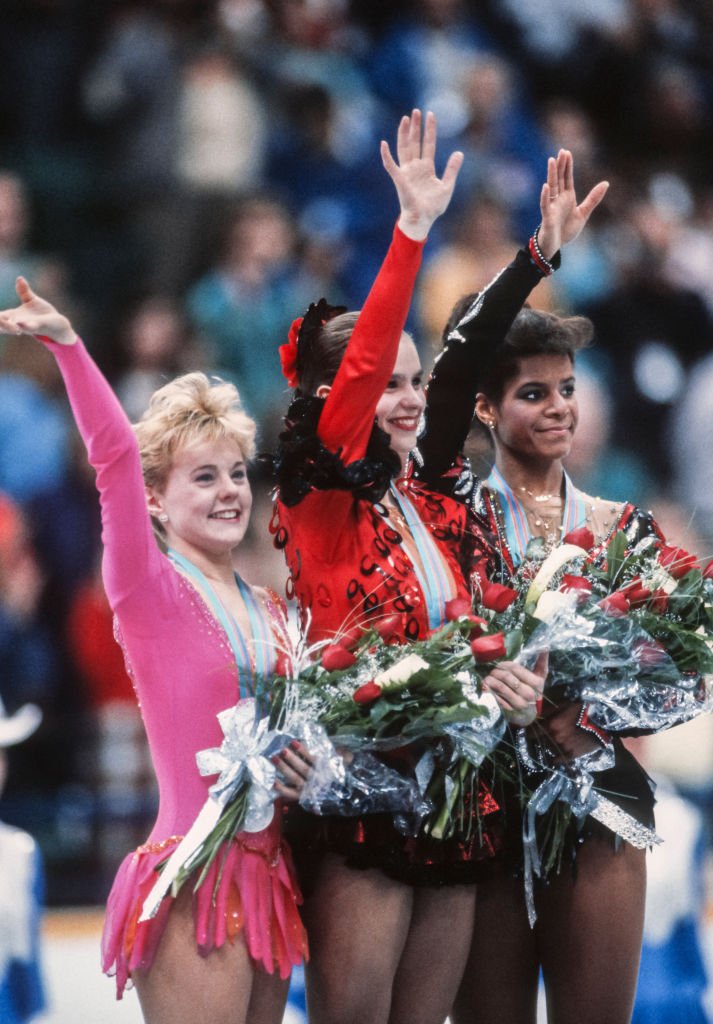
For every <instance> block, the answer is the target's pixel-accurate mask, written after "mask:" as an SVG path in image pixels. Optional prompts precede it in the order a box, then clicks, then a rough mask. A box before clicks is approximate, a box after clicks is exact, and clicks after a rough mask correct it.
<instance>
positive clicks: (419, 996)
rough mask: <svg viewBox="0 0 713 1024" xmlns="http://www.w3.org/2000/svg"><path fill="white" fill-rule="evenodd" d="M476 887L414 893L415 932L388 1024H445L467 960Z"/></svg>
mask: <svg viewBox="0 0 713 1024" xmlns="http://www.w3.org/2000/svg"><path fill="white" fill-rule="evenodd" d="M474 914H475V886H473V885H453V886H446V887H444V888H443V889H429V888H422V889H416V890H415V891H414V906H413V914H412V917H411V927H410V929H409V934H408V939H407V941H406V946H405V948H404V952H403V955H402V957H401V962H400V963H399V967H398V971H397V972H396V978H395V980H394V991H393V999H392V1004H391V1014H390V1016H389V1024H442V1022H443V1021H444V1020H445V1019H446V1017H447V1016H448V1013H449V1011H450V1009H451V1005H452V1003H453V996H454V993H455V992H456V991H457V990H458V985H459V983H460V980H461V977H462V976H463V969H464V967H465V964H466V960H467V958H468V947H469V944H470V937H471V934H472V930H473V917H474Z"/></svg>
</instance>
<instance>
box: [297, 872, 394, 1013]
mask: <svg viewBox="0 0 713 1024" xmlns="http://www.w3.org/2000/svg"><path fill="white" fill-rule="evenodd" d="M412 903H413V890H412V889H411V888H410V886H407V885H403V884H401V883H400V882H395V881H393V880H392V879H390V878H387V877H386V875H384V874H382V873H381V872H380V871H377V870H375V869H371V870H368V871H358V870H352V869H351V868H348V867H346V865H345V864H344V861H343V859H342V858H341V857H339V856H337V855H335V854H327V855H325V857H324V859H323V862H322V864H321V866H320V870H319V874H318V877H317V881H316V884H315V886H314V889H313V891H312V892H311V894H310V896H309V899H308V900H307V901H306V903H305V907H304V915H303V916H304V921H305V924H306V926H307V933H308V935H309V940H310V960H309V963H308V964H307V966H306V969H305V970H306V982H307V1008H308V1013H309V1019H310V1022H311V1024H365V1022H366V1021H368V1022H369V1024H386V1022H387V1021H388V1017H389V1007H390V1005H391V987H392V982H393V977H394V974H395V973H396V968H397V966H398V963H399V960H400V958H401V953H402V952H403V948H404V944H405V942H406V936H407V934H408V928H409V922H410V920H411V908H412Z"/></svg>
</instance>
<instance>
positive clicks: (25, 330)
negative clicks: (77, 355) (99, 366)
mask: <svg viewBox="0 0 713 1024" xmlns="http://www.w3.org/2000/svg"><path fill="white" fill-rule="evenodd" d="M16 290H17V295H18V298H19V299H20V305H19V306H16V307H15V308H14V309H4V310H2V311H1V312H0V333H2V334H34V335H36V336H40V337H46V338H49V339H50V340H51V341H56V342H57V343H58V344H60V345H73V344H74V343H75V341H76V340H77V336H76V334H75V333H74V331H73V330H72V325H71V324H70V322H69V320H68V319H67V317H66V316H62V314H61V313H58V312H57V310H56V309H55V308H54V306H53V305H52V304H51V303H50V302H46V301H45V299H41V298H40V297H39V295H35V293H34V292H33V291H32V289H31V288H30V286H29V284H28V283H27V281H26V280H25V278H24V277H18V279H17V284H16Z"/></svg>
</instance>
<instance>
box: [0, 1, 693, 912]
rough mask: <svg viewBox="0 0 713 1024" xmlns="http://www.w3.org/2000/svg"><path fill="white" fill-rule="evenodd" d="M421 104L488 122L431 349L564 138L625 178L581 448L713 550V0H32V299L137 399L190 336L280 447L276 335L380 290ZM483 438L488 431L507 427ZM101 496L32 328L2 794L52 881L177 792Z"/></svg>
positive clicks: (65, 878) (133, 405)
mask: <svg viewBox="0 0 713 1024" xmlns="http://www.w3.org/2000/svg"><path fill="white" fill-rule="evenodd" d="M414 106H420V107H422V108H424V109H431V110H434V111H435V112H436V114H437V116H438V122H439V148H440V157H441V159H442V160H443V161H444V160H445V156H446V155H447V153H448V152H450V151H451V150H452V149H455V148H459V149H462V150H463V151H464V152H465V156H466V160H465V165H464V168H463V171H462V173H461V176H460V180H459V183H458V186H457V190H456V194H455V198H454V201H453V204H452V206H451V209H450V210H449V212H448V214H447V215H446V216H445V217H444V218H443V219H442V221H440V222H439V223H438V225H437V229H436V230H435V231H434V233H433V235H432V237H431V239H430V241H429V243H428V247H427V251H426V256H425V264H424V269H423V271H422V274H421V276H420V279H419V284H418V291H417V296H416V301H415V303H414V307H413V310H412V314H411V320H410V324H409V326H410V328H411V330H412V331H413V333H414V336H415V338H416V340H417V343H418V345H419V347H420V350H421V353H422V356H423V359H424V362H425V365H426V366H428V365H429V364H430V362H431V360H432V358H433V355H434V353H435V352H436V351H437V350H438V347H439V344H440V335H441V330H442V327H443V324H444V323H445V320H446V317H447V314H448V312H449V310H450V308H451V305H452V303H453V302H454V301H455V299H457V298H458V297H459V296H460V295H461V294H462V293H464V292H466V291H472V290H474V289H477V288H480V287H482V286H483V285H485V284H486V283H487V282H488V281H489V280H490V279H491V278H492V277H493V275H494V274H495V273H496V272H497V271H498V270H499V269H500V268H501V266H503V265H504V264H505V263H507V262H509V260H510V259H511V258H512V256H513V254H514V252H515V251H516V249H517V248H518V247H520V246H521V245H522V244H524V243H525V242H526V240H527V238H528V237H529V235H530V234H531V233H532V231H533V229H534V228H535V226H536V225H537V222H538V198H539V191H540V185H541V182H542V180H543V176H544V172H545V166H546V158H547V155H548V154H550V153H556V151H557V149H558V148H559V147H561V146H564V147H567V148H569V149H571V150H572V152H573V153H574V156H575V167H576V178H577V183H578V190H579V193H580V195H584V193H585V191H586V190H587V189H588V188H590V187H591V185H592V184H594V183H595V182H596V181H598V180H600V179H602V178H606V179H608V180H609V181H610V182H611V189H610V192H609V194H608V196H607V199H606V201H605V204H604V206H603V207H602V208H601V209H600V210H598V211H597V213H596V214H595V217H594V219H593V222H592V224H591V227H590V228H589V229H588V230H587V232H586V234H585V235H584V236H583V237H582V238H581V239H580V240H579V241H578V242H577V243H576V244H575V245H574V246H572V247H571V249H570V250H568V251H567V252H566V254H565V259H564V262H563V266H562V269H561V271H559V272H558V273H557V274H556V275H555V276H554V277H552V278H550V279H548V280H547V281H546V282H545V283H543V284H542V285H541V286H540V287H539V289H538V292H537V293H536V294H535V296H534V304H536V305H540V306H542V307H546V308H550V309H555V310H557V311H560V312H568V311H569V312H576V313H583V314H586V315H588V316H590V317H591V319H592V320H593V322H594V325H595V329H596V345H595V346H594V347H593V348H592V349H591V351H588V352H586V353H585V354H584V356H583V357H582V359H581V360H580V363H579V372H578V389H579V395H580V402H581V426H580V433H579V436H578V440H577V443H576V448H575V450H574V452H573V454H572V457H571V459H570V465H569V468H570V470H571V473H572V475H573V477H574V479H575V481H576V482H577V483H578V484H579V485H580V486H581V487H582V488H583V489H585V490H587V491H589V492H590V493H592V494H606V496H607V497H609V498H612V499H618V500H624V499H626V500H630V501H634V502H636V503H638V504H641V505H644V506H646V507H650V508H653V509H654V511H655V512H656V514H657V517H658V519H659V521H660V522H661V524H662V526H663V528H664V530H665V532H666V533H667V534H668V535H669V537H670V539H671V541H672V542H674V543H677V544H680V545H682V546H684V547H688V548H690V549H691V550H694V551H696V552H698V553H699V554H700V555H701V557H704V558H708V557H710V556H711V555H713V416H712V415H711V413H712V412H713V146H712V145H711V139H712V138H713V5H711V4H709V3H706V2H704V0H580V2H579V3H576V4H574V3H570V2H568V0H549V2H548V3H547V4H541V3H536V2H534V0H470V2H465V0H463V2H460V0H390V2H389V3H383V2H378V0H352V2H349V0H143V2H141V0H134V2H119V0H3V3H2V8H1V11H0V308H5V307H7V306H11V305H14V304H15V293H14V282H15V278H16V276H17V274H18V273H22V274H24V275H25V276H26V277H27V278H28V279H29V280H30V282H31V283H32V284H33V286H34V288H35V290H36V291H38V292H39V293H40V294H42V295H43V296H45V297H47V298H48V299H50V300H51V301H53V302H54V303H56V304H57V305H58V306H59V307H60V308H61V309H62V310H64V311H67V312H68V314H69V315H70V317H71V318H72V320H73V322H74V324H75V326H77V328H78V329H79V330H80V333H81V334H82V336H83V337H84V338H85V340H86V342H87V344H88V346H89V348H90V350H91V352H92V353H93V354H94V356H95V358H96V359H97V361H98V363H99V364H100V365H101V367H102V368H103V369H104V371H105V372H106V373H107V375H108V376H109V378H110V380H111V381H112V383H113V384H114V385H115V387H116V389H117V391H118V394H119V395H120V398H121V401H122V402H123V403H124V405H125V407H126V409H127V411H128V412H129V414H130V416H131V417H132V418H137V417H138V416H139V415H140V413H141V412H142V411H143V409H144V408H145V406H146V403H147V400H148V396H149V395H150V393H151V392H152V391H153V390H154V388H155V387H157V386H158V385H160V384H161V383H162V382H164V381H165V380H166V379H169V378H170V377H171V376H173V375H175V374H176V373H177V372H180V371H182V370H184V369H194V368H199V369H205V370H207V371H209V372H213V373H217V374H220V375H222V376H225V377H229V378H231V379H233V380H234V381H235V382H236V383H237V384H238V387H239V389H240V391H241V395H242V397H243V400H244V403H245V405H246V407H247V408H248V410H249V411H250V412H251V413H252V414H253V415H254V416H255V417H256V418H257V419H258V421H259V423H260V428H261V434H260V445H261V448H263V449H264V450H270V448H271V447H272V446H273V444H274V440H275V437H276V434H277V431H278V430H279V421H280V416H281V414H282V413H283V412H284V410H285V408H286V406H287V403H288V401H289V395H288V393H287V390H286V386H285V382H284V380H283V378H282V376H281V373H280V369H279V360H278V357H277V348H278V346H279V345H280V344H282V343H283V341H284V340H285V338H286V335H287V331H288V328H289V325H290V323H291V321H292V319H293V318H294V317H295V316H298V315H300V314H301V313H302V312H303V311H304V310H305V308H306V306H307V305H308V304H309V302H310V301H313V300H316V299H318V298H319V297H320V296H322V295H324V296H326V297H327V298H328V299H329V300H330V301H331V302H332V303H336V302H343V303H344V304H345V305H347V306H349V307H350V308H359V306H360V305H361V304H362V302H363V300H364V298H365V296H366V293H367V292H368V288H369V285H370V283H371V281H372V279H373V277H374V274H375V272H376V270H377V268H378V266H379V263H380V261H381V258H382V256H383V254H384V252H385V250H386V247H387V245H388V241H389V238H390V235H391V231H392V228H393V224H394V220H395V217H396V213H397V206H396V201H395V196H394V194H393V186H392V185H391V182H390V181H389V179H388V177H387V175H386V174H385V172H384V171H383V168H382V166H381V162H380V158H379V152H378V146H379V140H380V139H382V138H386V139H388V140H389V141H390V142H391V143H392V147H393V142H394V139H395V129H396V125H397V123H398V119H399V118H400V116H401V115H402V114H403V113H405V112H408V111H410V110H411V108H412V107H414ZM441 166H442V164H441ZM471 453H472V455H473V458H474V460H475V461H476V464H478V465H482V464H483V463H484V460H485V459H487V451H486V450H485V449H484V447H483V441H482V440H481V438H480V437H478V436H474V437H473V439H472V444H471ZM254 483H255V487H256V492H257V495H256V507H255V511H254V518H253V523H252V526H251V531H250V535H249V538H248V543H246V546H245V552H244V553H242V554H241V558H242V561H241V568H242V569H243V571H244V572H245V573H246V575H247V576H248V578H250V577H251V576H252V578H254V579H256V580H259V581H260V582H265V581H269V582H271V583H272V585H273V586H275V587H276V589H278V590H281V589H282V587H283V585H284V569H283V566H282V564H281V558H280V556H279V555H277V554H275V553H274V552H273V551H272V549H271V546H270V541H269V537H268V533H267V521H268V518H269V515H270V508H269V491H270V481H269V476H268V474H267V472H266V471H265V470H264V469H261V467H260V465H259V464H258V466H257V467H256V470H255V477H254ZM99 530H100V526H99V520H98V506H97V501H96V498H95V493H94V489H93V479H92V473H91V471H90V470H89V468H88V466H87V464H86V459H85V456H84V453H83V449H82V447H81V445H80V444H79V443H78V438H77V436H76V434H75V431H74V428H73V426H72V424H71V421H70V418H69V415H68V410H67V406H66V403H65V400H64V398H63V393H62V387H61V386H60V383H59V379H58V374H57V372H56V369H55V367H54V363H53V360H52V358H51V357H50V356H48V355H47V353H45V352H44V351H43V350H41V349H40V347H39V346H37V345H35V344H33V343H32V342H31V341H30V340H29V339H27V338H12V339H5V340H3V341H0V695H1V696H2V699H3V701H4V703H5V705H6V706H7V708H8V710H9V711H12V710H13V709H14V708H16V707H18V706H19V705H20V704H22V703H24V702H25V701H28V700H31V701H34V702H36V703H38V704H39V705H40V706H41V708H42V710H43V714H44V718H43V723H42V726H41V727H40V729H39V730H38V732H37V733H36V734H35V736H33V737H32V739H31V740H29V741H28V742H27V743H25V744H23V745H22V746H21V747H18V748H16V749H13V750H11V751H10V752H9V753H10V771H9V778H8V782H7V788H6V791H5V794H4V797H3V801H2V807H1V816H2V817H3V818H4V819H5V820H6V821H10V822H13V823H15V824H17V825H19V826H21V827H24V828H26V829H27V830H28V831H30V832H31V833H32V834H33V835H34V836H35V837H36V839H37V840H38V842H39V844H40V848H41V850H42V853H43V856H44V859H45V865H46V875H47V901H48V903H49V905H50V906H57V905H63V906H66V905H73V904H75V905H79V904H87V903H97V904H98V903H101V902H102V901H103V899H104V897H105V895H106V892H107V891H108V888H109V885H110V882H111V879H112V877H113V873H114V870H115V868H116V865H117V863H118V862H119V860H120V859H121V857H122V856H123V855H124V853H125V852H126V851H127V850H128V849H129V848H131V847H133V846H135V845H137V844H138V843H140V842H141V841H142V840H143V838H144V837H145V835H146V832H147V829H148V827H149V825H150V822H151V820H152V816H153V811H154V806H155V793H154V788H153V779H152V774H151V769H150V765H149V763H148V760H147V756H146V750H145V745H144V741H143V738H142V734H141V728H140V721H139V717H138V712H137V709H136V706H135V702H134V695H133V691H132V688H131V684H130V681H129V680H128V679H127V677H126V674H125V670H124V666H123V661H122V656H121V652H120V650H119V648H118V647H117V646H116V645H115V643H114V640H113V637H112V624H111V616H110V613H109V611H108V608H107V606H106V603H105V600H104V597H103V593H102V589H101V584H100V581H99V577H98V552H99ZM675 733H676V734H677V735H674V734H672V735H671V736H670V737H667V738H665V739H664V740H663V742H662V744H659V743H658V741H656V742H652V743H651V744H649V745H648V747H647V750H646V752H645V756H646V757H647V758H648V760H649V763H650V764H651V766H652V768H653V770H661V771H665V773H666V775H667V776H668V777H669V778H670V779H672V781H673V782H674V783H675V785H676V787H677V789H678V792H679V793H683V794H684V795H685V796H686V797H687V798H688V800H689V801H692V806H694V807H695V808H696V810H697V813H698V814H699V815H700V816H701V818H700V820H701V823H702V829H703V832H702V835H703V841H704V847H705V845H706V839H707V837H709V836H710V832H711V828H710V823H711V813H712V812H711V808H712V807H713V739H712V738H711V727H710V724H709V723H708V722H702V723H697V724H696V725H694V726H692V727H685V729H683V730H681V729H679V730H676V731H675ZM681 736H683V737H684V738H683V739H681V738H680V737H681ZM708 848H710V840H709V839H708Z"/></svg>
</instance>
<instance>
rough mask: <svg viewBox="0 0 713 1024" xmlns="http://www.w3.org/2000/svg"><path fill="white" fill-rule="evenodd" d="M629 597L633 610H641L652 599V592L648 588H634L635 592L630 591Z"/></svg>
mask: <svg viewBox="0 0 713 1024" xmlns="http://www.w3.org/2000/svg"><path fill="white" fill-rule="evenodd" d="M627 597H628V599H629V604H630V605H631V607H632V608H640V607H641V605H642V604H646V602H647V601H648V600H649V598H650V597H651V591H650V590H649V588H648V587H634V589H633V590H630V591H629V593H628V594H627Z"/></svg>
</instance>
